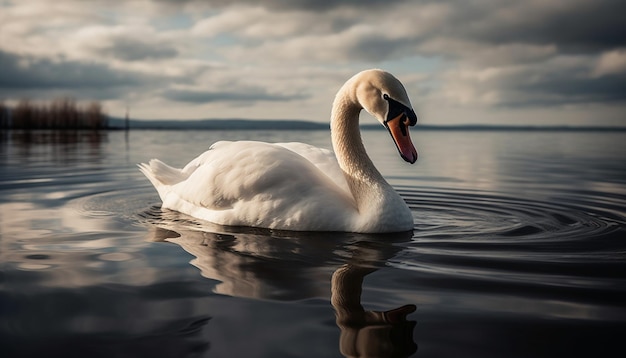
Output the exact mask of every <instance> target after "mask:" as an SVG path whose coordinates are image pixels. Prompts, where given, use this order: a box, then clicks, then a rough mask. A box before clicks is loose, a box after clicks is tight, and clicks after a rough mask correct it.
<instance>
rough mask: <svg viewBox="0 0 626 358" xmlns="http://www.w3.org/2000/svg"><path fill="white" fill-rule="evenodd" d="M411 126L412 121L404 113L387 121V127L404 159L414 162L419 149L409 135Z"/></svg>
mask: <svg viewBox="0 0 626 358" xmlns="http://www.w3.org/2000/svg"><path fill="white" fill-rule="evenodd" d="M413 124H414V123H413ZM410 126H411V121H410V119H409V118H408V117H407V115H406V114H404V113H401V114H400V115H399V116H397V117H395V118H392V119H391V120H388V121H386V122H385V127H387V129H388V130H389V133H390V134H391V138H393V141H394V142H395V143H396V147H397V148H398V151H399V152H400V156H401V157H402V159H404V160H406V161H407V162H409V163H411V164H413V163H415V161H416V160H417V150H416V149H415V146H414V145H413V142H412V141H411V136H410V135H409V127H410Z"/></svg>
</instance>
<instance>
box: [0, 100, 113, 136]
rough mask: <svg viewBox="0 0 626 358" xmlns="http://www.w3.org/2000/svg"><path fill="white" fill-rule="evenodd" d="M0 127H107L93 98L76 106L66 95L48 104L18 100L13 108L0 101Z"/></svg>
mask: <svg viewBox="0 0 626 358" xmlns="http://www.w3.org/2000/svg"><path fill="white" fill-rule="evenodd" d="M0 128H4V129H22V130H32V129H59V130H78V129H94V130H97V129H106V128H108V117H107V115H106V114H105V113H104V112H103V109H102V105H101V104H100V103H99V102H97V101H93V102H90V103H88V104H85V105H79V104H77V103H76V101H75V100H74V99H73V98H69V97H65V98H58V99H55V100H53V101H51V102H49V103H35V102H33V101H31V100H30V99H21V100H20V101H19V102H18V103H17V105H16V106H15V107H13V108H10V107H8V106H6V105H5V104H4V103H3V102H0Z"/></svg>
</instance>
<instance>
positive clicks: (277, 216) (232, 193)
mask: <svg viewBox="0 0 626 358" xmlns="http://www.w3.org/2000/svg"><path fill="white" fill-rule="evenodd" d="M362 109H365V110H366V111H367V112H369V113H370V114H371V115H373V116H374V117H375V118H376V119H377V120H378V121H379V122H380V123H381V124H382V125H384V126H385V127H386V128H387V129H388V131H389V133H390V134H391V137H392V139H393V141H394V142H395V145H396V148H397V149H398V151H399V153H400V156H401V157H402V158H403V159H404V160H405V161H407V162H409V163H411V164H413V163H415V161H416V160H417V157H418V154H417V151H416V149H415V147H414V145H413V143H412V141H411V138H410V135H409V126H414V125H415V124H416V123H417V116H416V114H415V112H414V110H413V109H412V107H411V103H410V101H409V98H408V95H407V93H406V90H405V89H404V86H403V85H402V84H401V83H400V81H399V80H398V79H397V78H395V77H394V76H393V75H392V74H390V73H388V72H386V71H383V70H378V69H374V70H365V71H362V72H359V73H357V74H356V75H354V76H353V77H352V78H350V79H349V80H348V81H347V82H346V83H345V84H344V85H343V86H342V87H341V88H340V89H339V91H338V92H337V95H336V96H335V100H334V102H333V107H332V111H331V122H330V127H331V139H332V146H333V150H334V153H335V154H333V152H331V151H329V150H327V149H322V148H317V147H314V146H311V145H308V144H304V143H264V142H254V141H234V142H229V141H220V142H217V143H214V144H213V145H212V146H211V147H210V148H209V150H207V151H206V152H204V153H203V154H201V155H200V156H198V157H197V158H195V159H193V160H192V161H191V162H189V164H187V165H186V166H185V167H184V168H182V169H177V168H173V167H170V166H168V165H167V164H165V163H163V162H161V161H160V160H158V159H152V160H150V161H149V163H141V164H139V165H138V166H139V168H140V170H141V172H143V174H144V175H145V176H146V177H147V178H148V179H149V180H150V182H151V183H152V184H153V185H154V187H155V188H156V190H157V192H158V194H159V196H160V198H161V200H162V202H163V204H162V208H166V209H171V210H176V211H179V212H182V213H185V214H187V215H191V216H193V217H196V218H199V219H202V220H206V221H209V222H212V223H216V224H220V225H225V226H248V227H259V228H267V229H279V230H291V231H341V232H359V233H389V232H402V231H409V230H412V229H413V216H412V214H411V210H410V209H409V208H408V206H407V205H406V203H405V202H404V200H403V199H402V198H401V197H400V195H398V193H397V192H396V191H395V190H394V189H393V188H392V187H391V185H389V184H388V183H387V181H385V179H384V178H383V176H382V175H381V174H380V172H379V171H378V170H377V169H376V167H375V166H374V164H373V163H372V161H371V159H370V158H369V157H368V155H367V153H366V151H365V147H364V145H363V142H362V140H361V135H360V131H359V113H360V112H361V110H362Z"/></svg>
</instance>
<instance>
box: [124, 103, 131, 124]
mask: <svg viewBox="0 0 626 358" xmlns="http://www.w3.org/2000/svg"><path fill="white" fill-rule="evenodd" d="M124 123H125V127H124V128H125V129H126V130H129V129H130V119H128V106H126V119H125V121H124Z"/></svg>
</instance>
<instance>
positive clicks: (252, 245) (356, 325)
mask: <svg viewBox="0 0 626 358" xmlns="http://www.w3.org/2000/svg"><path fill="white" fill-rule="evenodd" d="M163 214H166V213H165V212H164V213H163ZM175 215H177V214H175ZM188 224H189V223H186V224H185V222H184V220H183V221H182V222H181V220H175V221H165V222H164V221H161V222H160V223H159V226H160V227H155V229H154V232H153V234H152V236H151V240H153V241H168V242H173V243H176V244H178V245H180V247H182V248H183V249H184V250H185V251H187V252H189V253H190V254H192V255H193V256H195V258H194V259H193V260H191V261H190V263H191V264H192V265H194V266H195V267H197V268H198V269H200V271H201V274H202V276H204V277H206V278H209V279H213V280H217V281H219V282H220V283H219V284H217V285H216V287H215V291H216V292H218V293H221V294H225V295H231V296H236V297H247V298H256V299H274V300H299V299H306V298H311V297H328V278H331V277H332V278H331V290H330V291H331V304H332V306H333V308H334V310H335V314H336V323H337V326H338V327H339V328H340V330H341V334H340V351H341V353H342V354H343V355H344V356H346V357H370V356H376V357H408V356H410V355H411V354H413V353H414V352H415V351H416V349H417V346H416V344H415V343H414V342H413V329H414V327H415V322H414V321H407V319H406V316H407V315H408V314H410V313H412V312H413V311H414V310H415V306H414V305H405V306H402V307H399V308H395V309H391V310H388V311H380V312H378V311H368V310H365V309H364V308H363V306H362V305H361V291H362V285H363V280H364V278H365V276H366V275H368V274H370V273H372V272H374V271H376V270H378V269H379V268H380V267H382V266H384V264H385V262H386V260H388V259H389V258H391V257H392V256H393V255H395V254H396V253H397V251H399V249H400V248H399V247H398V246H394V245H393V243H394V242H399V241H406V240H408V239H410V238H411V234H410V233H405V234H400V235H398V234H395V235H359V234H341V233H333V234H332V237H331V236H330V235H329V234H313V233H287V232H275V231H269V230H257V229H237V231H236V232H234V230H229V229H226V228H223V227H208V228H207V227H202V228H199V227H194V228H190V227H189V225H188ZM192 226H193V225H192ZM198 229H201V230H198ZM206 229H210V230H211V231H204V230H206Z"/></svg>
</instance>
